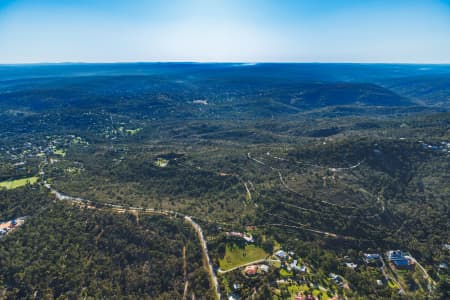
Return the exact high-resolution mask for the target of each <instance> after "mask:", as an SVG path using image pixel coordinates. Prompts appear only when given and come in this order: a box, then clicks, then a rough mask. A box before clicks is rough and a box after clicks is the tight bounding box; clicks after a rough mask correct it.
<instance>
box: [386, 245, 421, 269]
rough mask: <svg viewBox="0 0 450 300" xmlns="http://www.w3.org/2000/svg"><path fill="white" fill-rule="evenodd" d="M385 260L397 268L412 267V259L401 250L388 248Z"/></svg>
mask: <svg viewBox="0 0 450 300" xmlns="http://www.w3.org/2000/svg"><path fill="white" fill-rule="evenodd" d="M386 257H387V260H388V261H389V262H390V263H391V264H392V265H393V266H394V267H395V268H396V269H399V270H411V269H414V266H415V262H414V259H413V258H412V257H411V256H410V255H409V254H406V253H404V252H403V251H401V250H390V251H388V252H387V253H386Z"/></svg>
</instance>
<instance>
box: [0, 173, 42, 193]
mask: <svg viewBox="0 0 450 300" xmlns="http://www.w3.org/2000/svg"><path fill="white" fill-rule="evenodd" d="M38 179H39V177H37V176H33V177H28V178H22V179H16V180H8V181H2V182H0V188H6V189H7V190H12V189H15V188H18V187H21V186H24V185H27V184H35V183H36V182H37V181H38Z"/></svg>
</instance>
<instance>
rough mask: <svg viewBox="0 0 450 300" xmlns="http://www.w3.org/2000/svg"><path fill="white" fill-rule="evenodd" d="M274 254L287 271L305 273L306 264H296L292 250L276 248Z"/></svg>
mask: <svg viewBox="0 0 450 300" xmlns="http://www.w3.org/2000/svg"><path fill="white" fill-rule="evenodd" d="M275 256H276V257H278V258H279V259H280V260H281V267H282V268H285V269H286V270H287V271H288V272H291V271H295V272H296V273H306V270H307V268H306V266H305V265H299V264H298V260H297V259H295V258H294V256H295V253H294V252H292V251H290V252H285V251H283V250H278V251H277V252H275Z"/></svg>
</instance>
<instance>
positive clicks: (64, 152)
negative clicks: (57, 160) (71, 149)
mask: <svg viewBox="0 0 450 300" xmlns="http://www.w3.org/2000/svg"><path fill="white" fill-rule="evenodd" d="M53 153H54V154H56V155H60V156H62V157H65V156H66V151H64V150H62V149H56V150H55V151H53Z"/></svg>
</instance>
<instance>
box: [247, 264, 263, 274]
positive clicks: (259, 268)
mask: <svg viewBox="0 0 450 300" xmlns="http://www.w3.org/2000/svg"><path fill="white" fill-rule="evenodd" d="M258 272H263V273H267V272H269V266H268V265H264V264H261V265H250V266H246V267H245V268H244V274H245V275H247V276H255V275H256V274H258Z"/></svg>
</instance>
